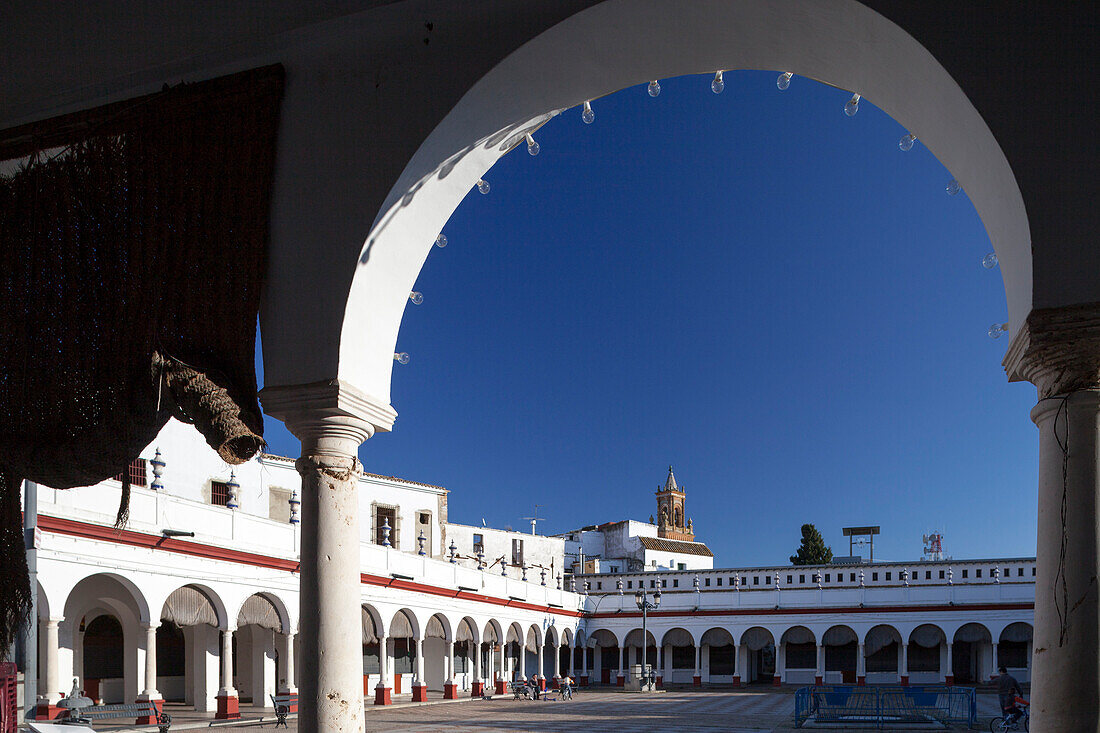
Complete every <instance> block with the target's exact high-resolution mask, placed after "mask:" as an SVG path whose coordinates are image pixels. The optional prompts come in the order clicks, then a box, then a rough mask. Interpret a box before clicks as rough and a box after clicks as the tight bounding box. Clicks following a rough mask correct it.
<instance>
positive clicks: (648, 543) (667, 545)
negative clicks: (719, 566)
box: [638, 537, 714, 557]
mask: <svg viewBox="0 0 1100 733" xmlns="http://www.w3.org/2000/svg"><path fill="white" fill-rule="evenodd" d="M638 541H639V542H641V543H642V547H644V548H646V549H647V550H659V551H661V552H680V553H684V554H686V555H705V556H707V557H714V553H713V552H711V551H710V548H708V547H707V546H706V545H704V544H703V543H702V542H681V541H680V540H666V539H662V538H660V537H639V538H638Z"/></svg>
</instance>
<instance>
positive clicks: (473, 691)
mask: <svg viewBox="0 0 1100 733" xmlns="http://www.w3.org/2000/svg"><path fill="white" fill-rule="evenodd" d="M484 694H485V683H484V682H471V683H470V697H482V696H483V695H484Z"/></svg>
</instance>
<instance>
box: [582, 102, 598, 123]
mask: <svg viewBox="0 0 1100 733" xmlns="http://www.w3.org/2000/svg"><path fill="white" fill-rule="evenodd" d="M595 120H596V113H595V112H593V111H592V103H591V102H585V103H584V109H582V110H581V121H582V122H584V124H586V125H591V124H592V123H593V122H594V121H595Z"/></svg>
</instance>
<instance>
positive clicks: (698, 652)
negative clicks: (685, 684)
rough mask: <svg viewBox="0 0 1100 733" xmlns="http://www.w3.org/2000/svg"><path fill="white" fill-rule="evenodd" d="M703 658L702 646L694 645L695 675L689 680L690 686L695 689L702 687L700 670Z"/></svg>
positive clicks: (701, 672)
mask: <svg viewBox="0 0 1100 733" xmlns="http://www.w3.org/2000/svg"><path fill="white" fill-rule="evenodd" d="M702 656H703V646H702V644H696V645H695V675H694V676H693V677H692V678H691V684H692V685H694V686H695V687H702V686H703V671H702V669H701V665H702Z"/></svg>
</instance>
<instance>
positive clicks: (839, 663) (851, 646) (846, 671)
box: [821, 626, 859, 685]
mask: <svg viewBox="0 0 1100 733" xmlns="http://www.w3.org/2000/svg"><path fill="white" fill-rule="evenodd" d="M821 644H822V646H824V647H825V684H827V685H828V684H835V683H841V684H845V685H854V684H855V683H856V669H857V666H858V664H859V663H858V661H857V656H858V647H859V642H858V637H857V636H856V632H855V631H853V630H852V628H851V627H850V626H833V627H832V628H830V629H829V630H828V631H826V632H825V633H824V634H822V635H821Z"/></svg>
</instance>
